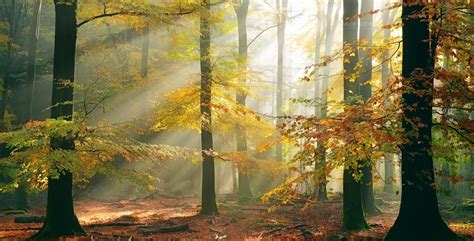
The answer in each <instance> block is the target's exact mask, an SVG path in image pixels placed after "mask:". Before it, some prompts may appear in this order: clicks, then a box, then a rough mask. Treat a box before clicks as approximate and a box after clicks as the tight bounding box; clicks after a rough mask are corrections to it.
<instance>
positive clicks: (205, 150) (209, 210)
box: [199, 0, 218, 215]
mask: <svg viewBox="0 0 474 241" xmlns="http://www.w3.org/2000/svg"><path fill="white" fill-rule="evenodd" d="M201 7H202V11H201V14H200V23H201V24H200V29H201V36H200V40H199V44H200V63H201V92H200V93H201V101H200V106H201V107H200V110H201V145H202V149H201V151H202V159H203V163H202V197H201V198H202V206H201V212H200V214H202V215H215V214H218V210H217V204H216V187H215V185H216V184H215V169H214V156H213V155H212V151H213V149H214V144H213V138H212V108H211V107H212V103H211V97H212V65H211V56H210V54H211V52H210V50H211V25H210V22H209V14H210V10H211V5H210V3H209V0H202V1H201Z"/></svg>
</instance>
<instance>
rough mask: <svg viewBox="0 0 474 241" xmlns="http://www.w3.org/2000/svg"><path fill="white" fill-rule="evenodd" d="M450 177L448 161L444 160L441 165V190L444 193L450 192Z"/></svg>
mask: <svg viewBox="0 0 474 241" xmlns="http://www.w3.org/2000/svg"><path fill="white" fill-rule="evenodd" d="M450 177H451V171H450V168H449V163H447V162H445V163H443V164H442V167H441V192H442V193H444V194H448V195H449V194H451V182H450V180H449V178H450Z"/></svg>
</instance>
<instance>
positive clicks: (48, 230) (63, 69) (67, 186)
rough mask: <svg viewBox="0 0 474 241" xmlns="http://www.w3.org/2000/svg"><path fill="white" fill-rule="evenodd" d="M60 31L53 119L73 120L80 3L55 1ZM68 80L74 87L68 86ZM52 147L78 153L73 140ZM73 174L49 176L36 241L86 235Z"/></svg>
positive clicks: (56, 45)
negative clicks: (75, 198) (79, 216)
mask: <svg viewBox="0 0 474 241" xmlns="http://www.w3.org/2000/svg"><path fill="white" fill-rule="evenodd" d="M54 4H55V10H56V30H55V38H54V69H53V94H52V103H51V106H52V109H51V118H53V119H65V120H72V115H73V104H72V103H71V102H72V101H73V99H74V89H73V88H74V87H73V86H72V85H71V84H72V83H74V73H75V54H76V38H77V28H76V9H77V1H76V0H71V1H69V2H67V3H65V2H64V1H60V0H55V1H54ZM64 81H69V82H70V84H67V85H65V84H64ZM51 148H52V149H56V150H74V148H75V147H74V140H73V139H72V138H64V137H61V138H59V137H52V138H51ZM72 177H73V175H72V173H71V172H70V171H69V170H63V172H62V173H61V174H59V177H48V199H47V202H48V203H47V207H46V220H45V222H44V224H43V227H42V228H41V230H40V231H39V232H38V233H37V234H35V235H34V236H33V237H32V239H50V238H57V237H61V236H73V235H83V234H85V232H84V230H83V229H82V227H81V226H80V224H79V221H78V219H77V217H76V214H75V213H74V205H73V196H72V186H73V180H72V179H73V178H72Z"/></svg>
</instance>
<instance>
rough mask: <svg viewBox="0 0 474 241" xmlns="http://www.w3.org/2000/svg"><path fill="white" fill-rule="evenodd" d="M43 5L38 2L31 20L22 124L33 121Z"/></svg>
mask: <svg viewBox="0 0 474 241" xmlns="http://www.w3.org/2000/svg"><path fill="white" fill-rule="evenodd" d="M42 5H43V0H36V2H35V5H34V9H33V16H32V18H31V27H30V40H29V46H28V66H27V70H26V91H25V93H26V95H25V98H26V100H25V103H26V106H27V108H25V111H26V113H25V114H24V118H22V123H24V122H26V121H28V120H31V119H32V117H33V116H32V113H33V93H34V86H35V72H36V53H37V48H38V39H39V27H40V17H41V7H42Z"/></svg>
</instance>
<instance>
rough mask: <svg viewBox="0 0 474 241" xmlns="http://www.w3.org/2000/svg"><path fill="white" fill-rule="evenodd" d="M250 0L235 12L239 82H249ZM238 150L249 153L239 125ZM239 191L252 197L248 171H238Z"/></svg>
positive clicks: (241, 97)
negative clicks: (248, 23)
mask: <svg viewBox="0 0 474 241" xmlns="http://www.w3.org/2000/svg"><path fill="white" fill-rule="evenodd" d="M249 2H250V1H249V0H243V1H242V2H241V4H239V5H237V6H235V13H236V15H237V27H238V33H239V57H240V58H241V59H240V62H239V71H240V74H241V77H240V78H239V82H241V83H242V84H246V82H247V75H246V72H247V61H248V53H247V51H248V48H247V44H248V39H247V14H248V10H249ZM246 99H247V94H246V93H240V92H238V93H237V96H236V101H237V104H239V105H242V106H245V101H246ZM237 129H238V131H237V151H238V152H245V153H247V149H248V148H247V134H246V129H245V127H244V126H240V125H239V126H238V127H237ZM238 175H239V177H238V182H239V184H238V191H237V195H238V196H240V197H252V196H253V195H252V191H251V189H250V182H249V176H248V174H247V173H244V172H241V171H240V170H239V172H238Z"/></svg>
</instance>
